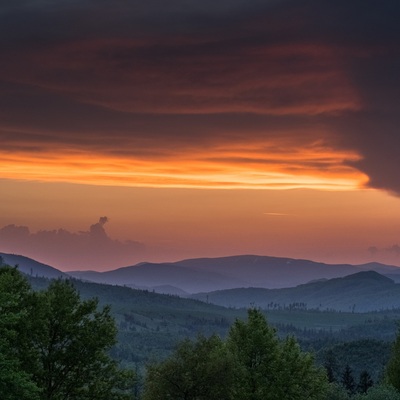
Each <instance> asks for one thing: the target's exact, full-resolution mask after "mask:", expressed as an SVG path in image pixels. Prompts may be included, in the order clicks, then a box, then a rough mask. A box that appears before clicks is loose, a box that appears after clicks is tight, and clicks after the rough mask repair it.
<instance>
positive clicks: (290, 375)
mask: <svg viewBox="0 0 400 400" xmlns="http://www.w3.org/2000/svg"><path fill="white" fill-rule="evenodd" d="M227 343H228V347H229V349H230V351H231V352H232V355H233V358H234V360H235V366H236V368H235V374H236V377H235V383H234V387H233V389H234V390H233V392H234V398H235V399H252V400H258V399H260V400H261V399H268V400H275V399H276V400H284V399H296V400H302V399H310V400H311V399H320V398H321V396H322V395H323V393H324V392H325V391H326V389H327V386H326V385H327V381H326V376H325V374H324V372H323V371H322V370H321V369H319V368H317V367H315V365H314V360H313V357H312V356H311V355H310V354H308V353H303V352H302V351H301V350H300V347H299V346H298V344H297V342H296V340H295V339H294V338H293V337H289V338H287V339H286V340H285V341H283V342H282V343H281V342H280V341H279V340H278V338H277V335H276V331H275V329H273V328H272V327H270V326H269V325H268V323H267V320H266V319H265V317H264V316H263V314H262V313H261V312H260V311H259V310H256V309H250V310H249V311H248V320H247V322H243V321H239V320H237V321H236V322H235V323H234V325H233V326H232V328H231V330H230V332H229V335H228V339H227Z"/></svg>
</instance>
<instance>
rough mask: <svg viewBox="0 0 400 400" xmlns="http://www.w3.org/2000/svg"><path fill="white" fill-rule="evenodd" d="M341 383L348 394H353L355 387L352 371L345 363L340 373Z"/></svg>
mask: <svg viewBox="0 0 400 400" xmlns="http://www.w3.org/2000/svg"><path fill="white" fill-rule="evenodd" d="M342 385H343V387H344V388H345V389H346V390H347V392H348V393H349V394H354V393H355V389H356V383H355V381H354V377H353V371H352V369H351V368H350V366H349V365H348V364H347V365H346V368H345V370H344V371H343V374H342Z"/></svg>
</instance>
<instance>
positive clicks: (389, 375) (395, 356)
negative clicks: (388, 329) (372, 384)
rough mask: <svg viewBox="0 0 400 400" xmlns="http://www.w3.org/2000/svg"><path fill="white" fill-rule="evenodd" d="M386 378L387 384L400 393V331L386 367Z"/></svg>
mask: <svg viewBox="0 0 400 400" xmlns="http://www.w3.org/2000/svg"><path fill="white" fill-rule="evenodd" d="M385 375H386V376H385V378H386V381H387V383H389V384H390V385H392V386H393V387H395V388H396V389H397V390H398V391H400V330H399V331H398V332H397V336H396V339H395V341H394V343H393V347H392V353H391V357H390V359H389V362H388V364H387V366H386V373H385Z"/></svg>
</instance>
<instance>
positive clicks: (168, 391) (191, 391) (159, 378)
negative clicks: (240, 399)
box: [143, 335, 233, 400]
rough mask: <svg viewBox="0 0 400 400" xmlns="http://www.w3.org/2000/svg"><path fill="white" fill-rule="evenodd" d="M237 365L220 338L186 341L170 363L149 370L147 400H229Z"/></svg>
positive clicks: (146, 384)
mask: <svg viewBox="0 0 400 400" xmlns="http://www.w3.org/2000/svg"><path fill="white" fill-rule="evenodd" d="M232 372H233V362H232V359H231V358H230V357H229V354H228V352H227V351H226V346H225V345H224V343H223V342H222V341H221V339H220V338H219V337H218V336H215V335H213V336H211V337H210V338H206V337H204V336H199V337H198V339H197V341H195V342H192V341H190V340H184V341H183V342H182V343H180V344H179V345H178V347H177V349H176V351H175V353H174V354H173V355H172V356H171V357H170V358H168V359H167V360H165V361H163V362H161V363H159V364H153V365H151V366H149V367H148V368H147V377H146V381H145V390H144V396H143V398H144V400H166V399H174V400H224V399H226V400H228V399H231V387H232V384H233V373H232Z"/></svg>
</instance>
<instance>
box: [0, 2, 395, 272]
mask: <svg viewBox="0 0 400 400" xmlns="http://www.w3.org/2000/svg"><path fill="white" fill-rule="evenodd" d="M61 3H63V4H61ZM150 3H151V4H150ZM398 7H399V6H398V5H396V4H389V3H387V4H386V3H385V5H382V6H381V7H380V8H379V9H376V6H375V5H374V3H373V2H372V0H371V1H370V0H364V1H361V0H355V1H354V2H352V3H351V4H349V3H348V2H345V1H344V0H338V1H337V2H334V3H333V2H329V1H328V0H319V1H317V0H312V1H310V2H307V4H299V2H296V1H286V2H285V1H276V2H275V1H272V2H269V1H266V2H258V1H256V2H254V3H252V4H249V3H248V2H245V1H244V0H232V2H231V3H230V5H229V6H228V5H227V4H225V5H222V3H221V4H215V3H214V2H210V1H208V0H205V1H204V2H202V3H201V4H198V5H197V6H196V5H194V4H190V5H188V4H187V3H185V2H183V1H180V0H174V1H172V2H169V3H168V5H167V4H166V3H165V2H161V1H160V0H151V1H150V2H146V3H142V2H137V1H132V2H130V3H122V2H117V3H116V2H113V3H111V2H109V1H105V2H102V3H101V4H93V3H92V2H89V1H86V0H82V2H80V3H79V4H73V3H68V2H65V4H64V2H60V3H59V4H58V3H57V4H51V5H50V4H45V3H41V2H39V3H34V2H29V1H28V2H25V3H23V4H22V3H21V4H19V3H18V4H14V3H13V4H8V5H1V6H0V31H1V30H3V32H2V33H3V36H1V35H0V37H3V38H5V37H7V40H5V39H1V40H0V48H1V50H2V54H3V56H2V61H1V62H0V138H1V143H2V146H0V160H1V161H0V177H1V180H0V185H1V186H0V188H1V190H2V198H1V200H0V211H1V212H0V251H3V252H15V253H20V254H24V255H27V256H32V257H34V258H36V259H38V260H40V261H44V262H47V263H49V264H51V265H54V266H56V267H59V268H61V269H66V270H67V269H77V268H80V269H84V268H85V269H86V268H92V269H111V268H115V267H118V266H123V265H128V264H134V263H136V262H140V261H165V260H178V259H182V258H186V257H202V256H222V255H232V254H244V253H253V254H265V255H275V256H286V257H294V258H309V259H312V260H318V261H326V262H351V263H361V262H368V261H371V260H378V261H381V262H387V263H392V264H395V265H399V266H400V246H399V245H398V243H399V241H400V237H399V236H400V232H399V230H398V228H397V226H396V222H397V221H398V217H399V216H400V201H399V199H398V195H399V193H400V181H399V179H398V171H399V170H400V158H399V157H398V149H399V146H400V135H399V134H398V126H399V122H400V121H399V119H400V117H399V116H400V112H399V111H400V110H399V109H398V107H399V104H400V99H399V93H398V91H397V90H396V88H398V86H399V84H400V82H399V76H398V68H397V67H398V61H399V53H398V49H399V46H398V44H399V40H400V32H399V29H398V23H397V20H396V19H395V18H394V15H396V13H397V11H399V10H398ZM21 15H23V16H24V21H25V23H23V24H22V23H21V20H20V16H21ZM93 15H95V16H96V18H92V17H90V16H93ZM50 17H51V18H50ZM15 26H18V27H19V29H18V30H16V29H14V27H15ZM71 26H74V29H73V30H71V29H70V27H71ZM101 217H108V219H106V218H101Z"/></svg>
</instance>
